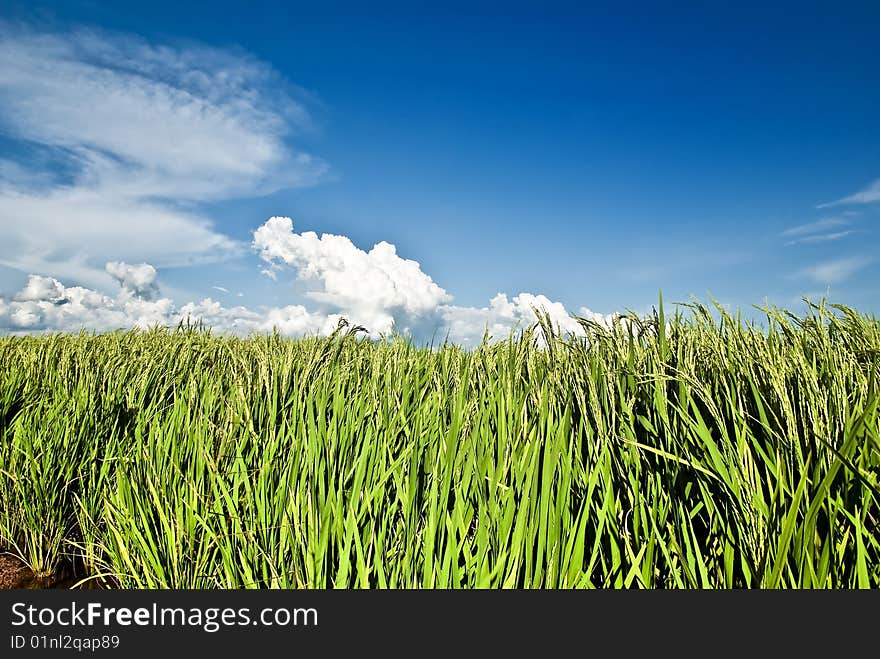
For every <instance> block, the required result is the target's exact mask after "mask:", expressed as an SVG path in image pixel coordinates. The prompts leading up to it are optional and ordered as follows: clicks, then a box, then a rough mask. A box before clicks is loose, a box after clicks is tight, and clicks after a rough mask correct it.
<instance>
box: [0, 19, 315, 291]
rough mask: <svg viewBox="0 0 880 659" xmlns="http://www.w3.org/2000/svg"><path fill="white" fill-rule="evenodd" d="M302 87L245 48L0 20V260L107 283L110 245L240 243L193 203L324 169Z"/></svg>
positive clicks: (175, 254)
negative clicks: (308, 136)
mask: <svg viewBox="0 0 880 659" xmlns="http://www.w3.org/2000/svg"><path fill="white" fill-rule="evenodd" d="M295 96H296V94H295V92H294V91H293V90H292V88H290V87H289V86H288V85H286V84H285V83H284V81H283V80H282V79H281V78H280V77H279V76H278V75H277V74H276V73H275V72H274V71H273V70H272V69H271V67H269V66H268V65H266V64H264V63H262V62H260V61H258V60H256V59H254V58H253V57H251V56H248V55H247V54H245V53H241V52H234V51H229V50H221V49H215V48H208V47H204V46H199V45H192V44H188V45H185V46H179V45H173V44H172V45H169V44H153V43H149V42H147V41H144V40H142V39H140V38H138V37H136V36H133V35H123V34H114V33H108V32H101V31H97V30H77V31H73V32H68V33H40V32H35V31H33V30H30V29H28V28H27V27H24V26H22V25H11V24H3V23H0V133H2V134H3V135H4V137H5V138H6V139H7V140H9V142H8V144H9V148H7V149H6V151H7V154H6V156H5V157H4V159H3V160H2V161H0V228H2V232H3V236H4V240H3V241H0V264H3V265H6V266H8V267H12V268H16V269H19V270H21V271H24V272H52V273H53V274H54V275H56V276H62V277H64V278H68V279H76V280H78V281H80V282H83V283H88V284H89V285H94V286H106V285H109V284H110V283H111V282H110V279H109V277H108V274H107V272H106V271H104V269H103V264H104V262H105V261H107V260H109V259H111V258H115V259H122V260H126V261H130V262H131V261H149V262H151V263H154V264H156V265H159V266H161V267H165V266H177V265H185V264H190V263H204V262H211V261H216V260H219V259H224V258H228V257H230V256H233V255H236V254H240V253H241V252H242V250H243V247H244V246H243V245H240V244H238V243H237V242H236V241H234V240H232V239H230V238H229V237H228V236H226V235H224V234H223V233H222V232H221V231H219V230H218V229H217V228H215V227H214V226H213V225H212V223H211V222H210V221H209V219H208V218H207V217H205V216H203V215H201V214H199V213H198V212H197V211H195V210H194V209H193V206H192V204H193V203H194V202H206V201H214V200H219V199H226V198H230V197H238V196H250V195H255V194H262V193H266V192H270V191H272V190H276V189H280V188H283V187H296V186H303V185H309V184H312V183H314V182H316V181H317V180H320V179H321V177H322V176H323V174H324V172H325V171H326V166H325V165H324V164H323V163H322V162H321V161H320V160H319V159H316V158H314V157H312V156H311V155H309V154H307V153H304V152H300V151H297V150H295V149H294V148H293V147H292V146H291V145H290V138H291V136H293V135H295V134H296V133H297V132H298V131H299V132H301V131H306V130H309V129H310V125H311V119H310V116H309V113H308V111H307V110H306V107H305V105H304V104H303V103H302V102H301V101H299V100H297V98H296V97H295Z"/></svg>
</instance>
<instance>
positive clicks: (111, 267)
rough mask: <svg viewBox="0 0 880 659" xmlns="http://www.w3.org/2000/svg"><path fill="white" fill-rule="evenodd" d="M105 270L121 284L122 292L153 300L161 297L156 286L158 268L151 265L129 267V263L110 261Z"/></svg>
mask: <svg viewBox="0 0 880 659" xmlns="http://www.w3.org/2000/svg"><path fill="white" fill-rule="evenodd" d="M104 269H105V270H106V271H107V272H108V273H109V274H110V276H111V277H113V279H115V280H116V281H117V282H119V285H120V286H122V290H124V291H127V292H128V293H130V294H131V295H133V296H134V297H139V298H143V299H144V300H151V299H153V298H154V297H157V296H158V295H159V287H158V286H157V285H156V268H154V267H153V266H151V265H150V264H149V263H141V264H138V265H129V264H128V263H120V262H118V261H110V262H109V263H107V264H106V265H105V266H104Z"/></svg>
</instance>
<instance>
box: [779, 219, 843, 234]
mask: <svg viewBox="0 0 880 659" xmlns="http://www.w3.org/2000/svg"><path fill="white" fill-rule="evenodd" d="M848 224H850V221H849V220H845V219H843V218H841V217H826V218H823V219H821V220H816V221H815V222H810V223H809V224H799V225H798V226H795V227H790V228H788V229H786V230H785V231H783V232H782V233H781V234H780V235H782V236H785V237H789V238H792V237H797V236H806V235H810V234H815V233H821V232H823V231H827V230H828V229H833V228H835V227H841V226H846V225H848Z"/></svg>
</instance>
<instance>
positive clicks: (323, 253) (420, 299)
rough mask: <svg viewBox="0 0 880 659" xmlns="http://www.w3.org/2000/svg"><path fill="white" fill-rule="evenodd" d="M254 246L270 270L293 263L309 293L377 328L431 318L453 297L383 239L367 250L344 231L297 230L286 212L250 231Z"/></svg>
mask: <svg viewBox="0 0 880 659" xmlns="http://www.w3.org/2000/svg"><path fill="white" fill-rule="evenodd" d="M253 245H254V248H255V249H256V250H257V251H258V253H259V255H260V257H261V258H262V259H263V260H264V261H266V262H267V263H268V264H269V265H270V268H271V270H270V272H273V274H274V272H275V271H277V270H278V269H279V268H280V267H281V266H283V265H287V266H290V267H292V268H294V269H295V270H296V271H297V274H298V277H299V278H300V279H301V280H303V281H306V282H309V283H312V284H314V285H315V289H314V290H311V291H309V292H308V293H307V295H308V297H309V298H311V299H312V300H314V301H315V302H318V303H319V304H323V305H326V306H328V307H330V308H333V309H336V310H339V311H343V312H345V313H346V314H347V315H348V316H349V319H350V320H351V321H352V322H355V323H358V324H360V325H364V326H366V327H370V328H373V330H374V331H376V332H388V331H390V330H391V328H392V326H396V327H397V328H398V329H401V330H403V331H406V330H408V329H411V328H412V327H414V326H416V325H421V324H424V323H425V322H430V319H431V318H432V317H433V315H434V313H435V312H436V310H437V308H438V307H439V306H440V305H443V304H444V303H446V302H450V301H451V300H452V296H450V295H449V294H448V293H447V292H446V291H445V290H443V289H442V288H440V286H438V285H437V284H436V283H434V281H433V280H432V279H431V277H429V276H428V275H427V274H425V273H424V272H422V269H421V266H420V265H419V263H418V262H417V261H412V260H409V259H402V258H400V257H399V256H398V255H397V249H396V248H395V246H394V245H392V244H390V243H387V242H384V241H383V242H380V243H377V244H375V245H374V246H373V248H372V249H370V251H368V252H367V251H364V250H362V249H360V248H358V247H356V246H355V245H354V243H352V242H351V240H350V239H349V238H347V237H346V236H337V235H333V234H327V233H325V234H323V235H322V236H320V237H318V235H317V234H316V233H314V232H312V231H307V232H305V233H301V234H300V233H295V232H294V231H293V222H292V220H291V219H290V218H289V217H272V218H270V219H269V220H267V221H266V223H265V224H263V225H262V226H260V227H259V228H258V229H257V230H256V231H255V232H254V241H253Z"/></svg>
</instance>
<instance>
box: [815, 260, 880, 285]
mask: <svg viewBox="0 0 880 659" xmlns="http://www.w3.org/2000/svg"><path fill="white" fill-rule="evenodd" d="M872 262H873V260H872V259H870V258H867V257H864V256H849V257H845V258H840V259H832V260H829V261H823V262H821V263H817V264H815V265H812V266H809V267H807V268H804V269H803V270H802V271H801V272H800V275H801V276H802V277H806V278H807V279H810V280H811V281H813V282H814V283H816V284H825V285H831V284H840V283H842V282H844V281H846V280H847V279H849V278H850V277H852V276H853V275H854V274H856V273H857V272H859V271H860V270H862V269H863V268H865V267H867V266H868V265H870V264H871V263H872Z"/></svg>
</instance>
